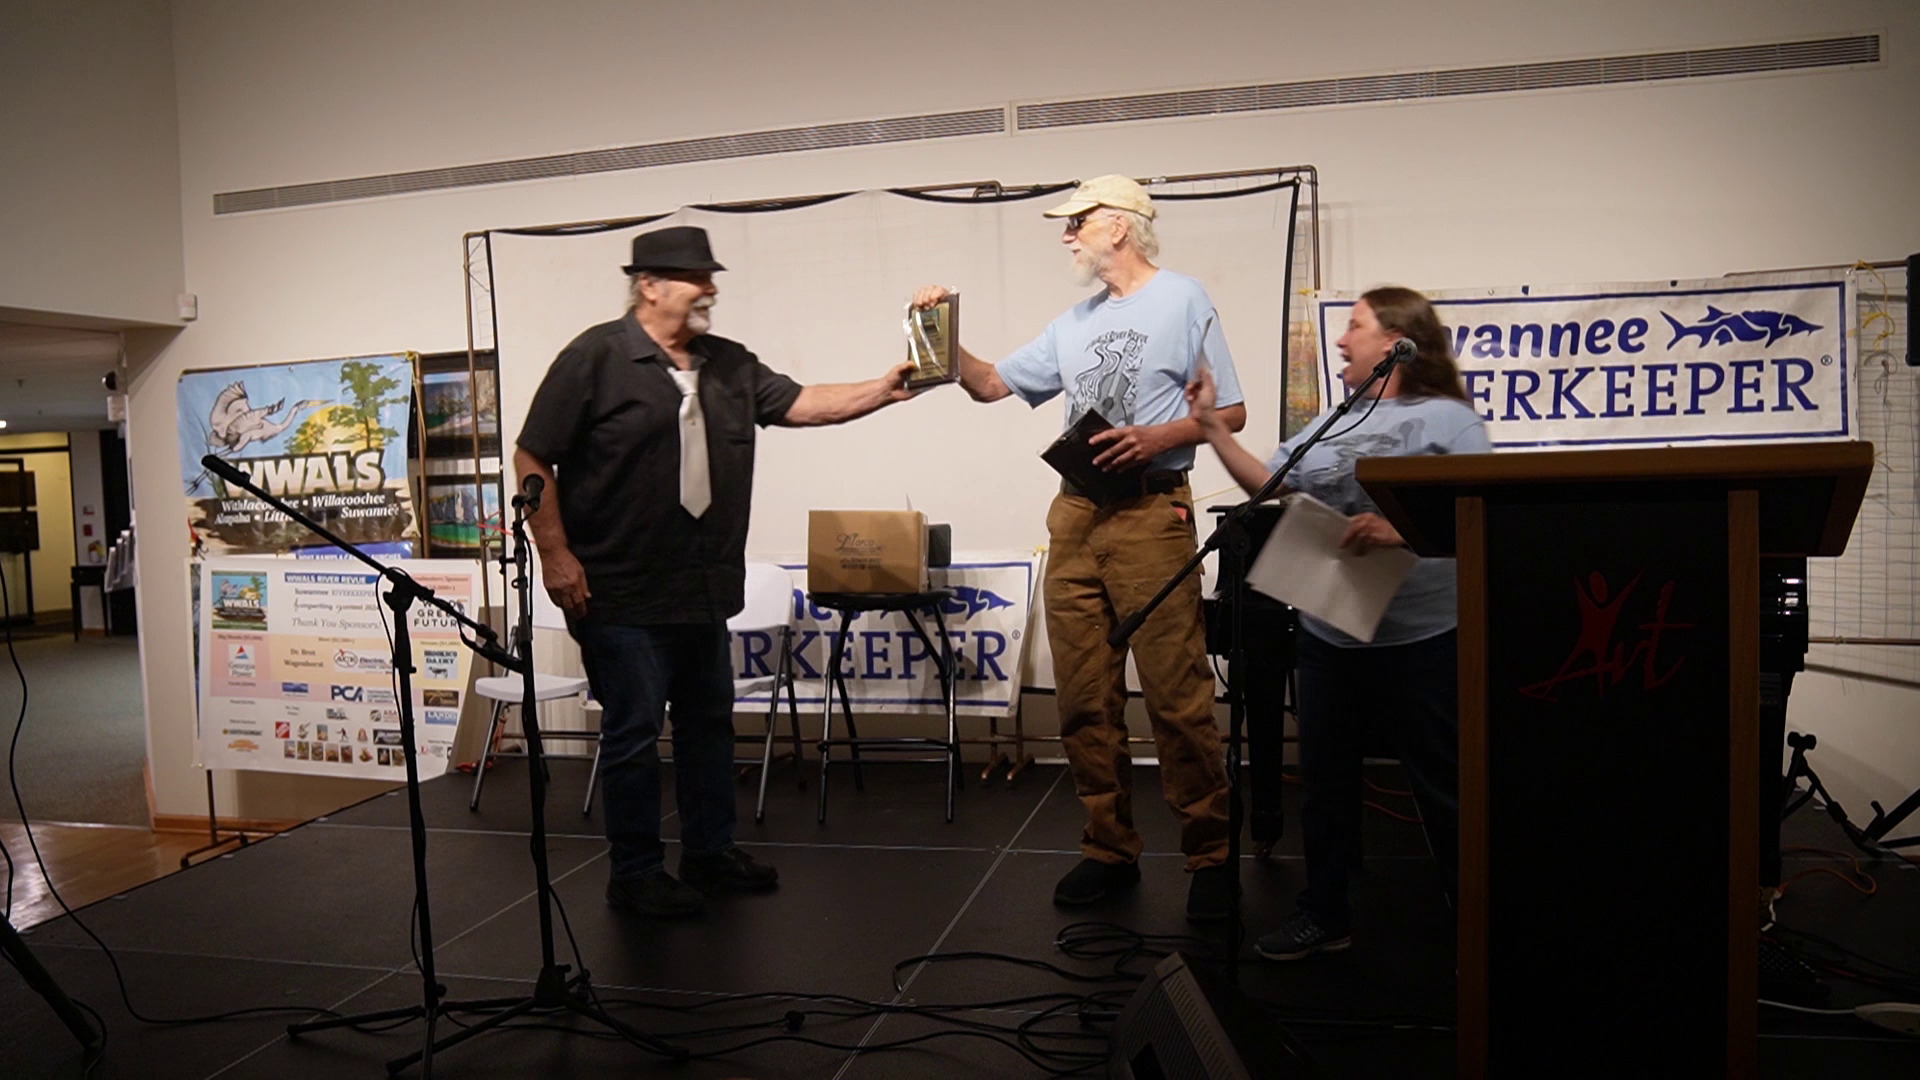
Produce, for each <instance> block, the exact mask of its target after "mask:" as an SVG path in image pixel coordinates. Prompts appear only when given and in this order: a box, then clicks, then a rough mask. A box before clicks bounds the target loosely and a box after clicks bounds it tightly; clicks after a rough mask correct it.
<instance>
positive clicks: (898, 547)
mask: <svg viewBox="0 0 1920 1080" xmlns="http://www.w3.org/2000/svg"><path fill="white" fill-rule="evenodd" d="M926 588H927V515H925V514H923V513H921V512H920V511H918V510H815V511H812V512H811V513H809V514H808V515H807V591H808V592H810V593H917V592H925V591H926Z"/></svg>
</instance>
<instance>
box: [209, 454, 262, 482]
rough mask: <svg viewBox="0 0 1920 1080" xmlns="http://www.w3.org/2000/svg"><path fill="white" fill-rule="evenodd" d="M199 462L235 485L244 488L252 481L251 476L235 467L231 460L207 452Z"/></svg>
mask: <svg viewBox="0 0 1920 1080" xmlns="http://www.w3.org/2000/svg"><path fill="white" fill-rule="evenodd" d="M200 464H202V465H204V466H206V468H207V471H208V472H211V473H212V474H213V475H215V476H217V477H219V478H220V479H222V480H225V481H226V482H227V483H229V484H232V485H233V486H235V487H242V488H244V487H245V486H246V485H248V484H251V483H253V477H251V476H248V475H247V474H246V473H245V472H243V471H242V470H240V469H239V468H237V467H235V465H234V464H233V462H231V461H228V460H227V459H226V458H223V457H220V456H218V455H215V454H208V455H207V456H206V457H203V458H201V459H200Z"/></svg>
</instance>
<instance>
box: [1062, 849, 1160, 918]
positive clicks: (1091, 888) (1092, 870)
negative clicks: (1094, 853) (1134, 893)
mask: <svg viewBox="0 0 1920 1080" xmlns="http://www.w3.org/2000/svg"><path fill="white" fill-rule="evenodd" d="M1139 883H1140V864H1139V863H1130V862H1125V863H1108V862H1101V861H1100V860H1099V859H1081V860H1080V865H1078V866H1076V867H1074V868H1073V869H1072V870H1069V871H1067V876H1066V877H1063V878H1061V879H1060V884H1058V885H1055V886H1054V887H1053V902H1054V903H1056V904H1058V905H1060V906H1061V907H1085V906H1086V905H1088V904H1093V903H1098V902H1099V901H1101V900H1104V899H1106V897H1107V894H1108V893H1111V892H1113V891H1114V890H1116V889H1125V888H1128V887H1130V886H1133V885H1137V884H1139Z"/></svg>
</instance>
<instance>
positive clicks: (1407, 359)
mask: <svg viewBox="0 0 1920 1080" xmlns="http://www.w3.org/2000/svg"><path fill="white" fill-rule="evenodd" d="M1419 355H1420V347H1419V346H1417V345H1415V344H1414V343H1413V339H1412V338H1400V339H1398V340H1396V341H1395V342H1394V343H1393V347H1392V348H1389V349H1388V350H1387V355H1386V358H1385V359H1383V360H1381V361H1380V363H1381V365H1382V366H1384V367H1385V368H1386V369H1387V371H1388V372H1389V373H1391V372H1392V371H1393V366H1394V365H1395V364H1410V363H1412V362H1413V359H1414V357H1416V356H1419Z"/></svg>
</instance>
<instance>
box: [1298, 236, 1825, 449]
mask: <svg viewBox="0 0 1920 1080" xmlns="http://www.w3.org/2000/svg"><path fill="white" fill-rule="evenodd" d="M1853 287H1854V286H1853V280H1852V277H1851V275H1848V274H1842V273H1839V272H1827V273H1822V274H1804V273H1802V274H1769V275H1760V274H1755V275H1743V276H1741V277H1739V278H1720V279H1715V280H1708V281H1674V282H1659V283H1652V284H1626V285H1585V286H1557V287H1553V288H1547V289H1540V288H1534V287H1530V286H1522V287H1518V288H1514V289H1494V290H1487V289H1481V290H1451V291H1444V292H1437V293H1431V294H1429V298H1430V299H1431V300H1432V301H1433V306H1434V310H1435V311H1436V312H1438V314H1439V316H1440V321H1441V322H1442V323H1443V324H1444V325H1445V326H1446V328H1447V331H1448V335H1449V338H1450V340H1451V342H1452V344H1453V349H1454V355H1455V357H1456V359H1457V362H1458V363H1459V366H1460V370H1461V374H1462V375H1463V376H1464V377H1465V380H1466V388H1467V396H1468V398H1469V399H1470V402H1471V404H1472V405H1473V407H1474V408H1475V409H1476V410H1478V411H1479V413H1480V415H1481V416H1483V417H1485V418H1486V420H1487V422H1488V429H1487V431H1488V435H1489V436H1490V437H1491V438H1492V440H1493V445H1494V448H1495V449H1496V450H1504V449H1522V448H1555V447H1564V448H1569V449H1571V448H1582V449H1594V448H1600V447H1608V446H1616V447H1620V446H1648V445H1652V446H1660V445H1678V444H1683V443H1712V442H1719V443H1736V442H1797V441H1806V440H1811V439H1850V438H1855V437H1856V435H1855V430H1856V429H1855V422H1854V405H1855V401H1854V388H1853V385H1852V365H1851V359H1852V345H1853V343H1852V335H1853V321H1854V316H1853V311H1854V297H1853ZM1357 298H1358V297H1357V294H1356V295H1351V296H1347V295H1341V296H1327V297H1324V298H1322V299H1321V300H1320V302H1319V312H1318V317H1319V329H1320V342H1321V346H1320V348H1321V362H1320V378H1321V390H1322V393H1323V395H1326V394H1328V393H1330V391H1331V389H1332V388H1335V387H1337V386H1338V385H1339V372H1340V369H1341V368H1342V367H1344V366H1345V364H1346V361H1345V360H1344V359H1343V358H1342V357H1341V356H1340V351H1339V348H1338V346H1337V342H1338V341H1339V339H1340V337H1341V335H1342V334H1344V333H1345V332H1346V329H1347V323H1348V320H1349V318H1350V316H1351V314H1352V311H1353V305H1354V303H1355V300H1356V299H1357ZM1322 400H1323V401H1325V400H1333V399H1332V398H1330V397H1326V396H1323V397H1322Z"/></svg>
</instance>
